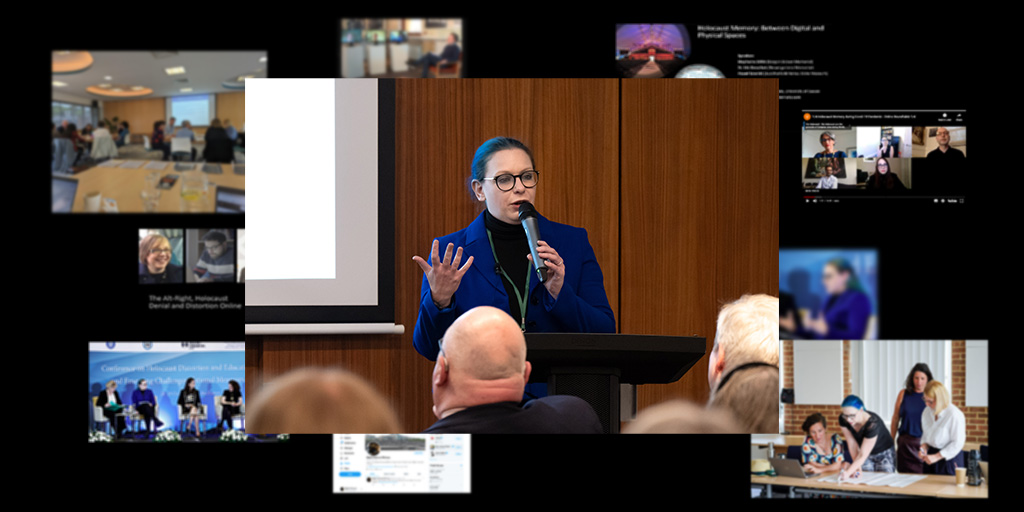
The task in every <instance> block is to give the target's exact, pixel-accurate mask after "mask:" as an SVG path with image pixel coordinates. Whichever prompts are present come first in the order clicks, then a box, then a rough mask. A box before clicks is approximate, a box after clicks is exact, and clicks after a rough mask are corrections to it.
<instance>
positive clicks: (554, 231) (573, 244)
mask: <svg viewBox="0 0 1024 512" xmlns="http://www.w3.org/2000/svg"><path fill="white" fill-rule="evenodd" d="M537 228H538V230H539V231H540V239H541V240H544V241H545V242H547V243H548V244H549V245H551V247H553V248H554V249H555V250H556V251H558V255H559V256H561V257H562V258H563V259H564V260H565V281H564V282H563V284H562V291H560V292H559V293H558V299H557V300H555V299H553V298H552V297H551V294H550V293H548V291H547V289H546V288H544V285H543V284H541V282H540V280H539V279H538V278H537V273H536V272H531V273H530V293H529V297H530V298H529V299H528V303H527V306H526V331H527V332H615V315H614V313H612V308H611V306H609V305H608V295H607V294H606V293H605V291H604V275H603V274H602V273H601V267H600V266H599V265H598V264H597V257H596V256H594V248H593V247H591V246H590V240H589V239H588V238H587V230H585V229H582V228H576V227H572V226H567V225H565V224H559V223H557V222H551V221H549V220H548V219H546V218H544V217H542V216H540V215H538V216H537ZM448 243H453V244H455V248H454V250H458V248H459V247H462V248H463V251H462V262H463V263H465V261H466V260H468V259H469V257H470V256H473V265H472V266H471V267H469V270H468V271H466V274H465V275H463V276H462V282H460V283H459V289H458V290H456V291H455V295H453V296H452V303H451V304H450V305H449V306H448V307H447V308H445V309H437V306H436V305H434V300H433V298H432V297H431V295H430V283H428V282H427V277H426V276H423V285H422V287H421V288H420V314H419V318H418V319H417V320H416V330H415V331H414V333H413V337H412V340H413V345H415V347H416V351H418V352H419V353H420V354H423V356H424V357H426V358H427V359H430V360H431V361H435V360H437V353H438V341H439V340H440V339H441V336H443V335H444V332H445V331H446V330H447V329H448V326H450V325H451V324H452V322H454V321H455V319H456V318H458V317H459V315H461V314H463V313H465V312H466V311H469V310H470V309H473V308H475V307H477V306H494V307H496V308H498V309H501V310H503V311H505V312H507V313H508V314H509V315H511V314H512V313H511V312H510V311H509V307H508V300H509V299H508V294H507V293H505V286H504V285H503V284H502V283H501V276H500V275H499V274H497V273H496V272H495V271H494V266H495V263H494V253H493V252H492V251H491V244H490V243H489V242H488V241H487V229H486V228H485V227H484V214H483V212H480V215H479V216H477V218H476V220H474V221H473V223H472V224H470V225H469V227H467V228H465V229H462V230H460V231H456V232H455V233H452V234H450V235H446V236H444V237H441V238H439V239H438V251H439V253H440V256H441V257H442V258H443V257H444V251H445V248H446V247H447V246H448ZM524 257H525V255H524ZM425 259H427V260H428V261H429V258H425ZM516 323H517V324H518V323H519V319H518V318H517V319H516Z"/></svg>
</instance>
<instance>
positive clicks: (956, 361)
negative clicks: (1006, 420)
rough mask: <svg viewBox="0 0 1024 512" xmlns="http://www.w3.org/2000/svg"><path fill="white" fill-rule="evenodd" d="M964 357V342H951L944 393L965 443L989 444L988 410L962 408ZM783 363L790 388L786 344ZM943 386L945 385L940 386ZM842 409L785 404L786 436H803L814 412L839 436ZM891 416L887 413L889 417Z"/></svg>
mask: <svg viewBox="0 0 1024 512" xmlns="http://www.w3.org/2000/svg"><path fill="white" fill-rule="evenodd" d="M966 354H967V343H966V342H965V341H964V340H954V341H953V382H952V385H951V386H950V385H947V386H946V387H947V389H949V390H950V392H951V393H952V394H953V403H954V404H955V405H956V406H957V407H958V408H960V410H961V411H963V413H964V417H965V418H966V419H967V442H968V443H983V444H988V407H965V406H964V400H965V396H964V389H965V388H966V367H965V364H966ZM782 360H783V365H784V366H785V369H784V372H783V376H782V380H783V387H786V388H792V387H793V364H792V363H793V342H792V341H790V340H785V341H783V342H782ZM943 384H947V383H945V382H943ZM851 393H852V387H851V384H850V342H849V341H843V395H844V396H845V395H849V394H851ZM841 409H842V408H841V407H840V406H839V405H838V404H833V405H793V404H786V412H785V417H784V421H785V424H784V425H785V431H786V432H785V433H788V434H794V435H799V434H803V430H802V429H801V428H800V426H801V425H803V422H804V420H805V419H807V417H808V416H810V415H811V414H813V413H815V412H820V413H822V414H824V415H825V419H826V420H827V421H826V423H827V424H828V428H827V430H828V433H829V435H831V434H833V433H837V434H838V433H839V425H838V424H836V419H837V418H838V417H839V413H840V410H841ZM891 414H892V413H891V412H889V415H891ZM882 419H884V420H888V419H889V416H888V415H882Z"/></svg>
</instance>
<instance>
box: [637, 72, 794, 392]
mask: <svg viewBox="0 0 1024 512" xmlns="http://www.w3.org/2000/svg"><path fill="white" fill-rule="evenodd" d="M777 85H778V84H777V81H775V80H709V81H704V80H624V81H623V84H622V147H621V152H622V205H621V207H622V219H621V223H622V253H621V260H622V261H623V262H630V264H628V265H623V266H622V267H621V281H622V283H623V286H622V289H621V290H622V291H621V312H622V316H621V322H620V324H619V327H620V331H621V332H628V333H633V334H661V335H700V336H704V337H706V338H707V350H708V352H710V349H711V347H712V346H713V343H714V336H715V320H716V318H717V314H718V310H719V308H720V307H721V305H722V304H724V303H727V302H729V301H732V300H735V299H736V298H738V297H739V296H740V295H742V294H743V293H771V294H775V295H777V294H778V281H777V279H778V278H777V277H776V276H777V275H778V274H777V272H776V271H777V269H778V98H777V96H778V87H777ZM708 394H709V390H708V384H707V357H706V356H705V358H704V359H702V360H701V361H700V362H698V363H697V365H695V366H694V367H693V368H692V369H691V370H690V371H689V372H688V373H687V375H685V376H684V377H683V378H682V379H681V380H680V381H679V382H676V383H673V384H667V385H644V386H641V388H640V389H639V391H638V408H639V409H643V408H644V407H647V406H649V405H653V404H655V403H658V402H661V401H664V400H666V399H669V398H673V397H684V398H687V399H690V400H694V401H697V402H704V401H706V400H707V397H708Z"/></svg>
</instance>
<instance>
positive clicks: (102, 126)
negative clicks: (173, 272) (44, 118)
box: [51, 50, 268, 213]
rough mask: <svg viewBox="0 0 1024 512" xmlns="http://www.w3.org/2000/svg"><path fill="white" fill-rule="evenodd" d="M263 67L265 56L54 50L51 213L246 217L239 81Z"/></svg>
mask: <svg viewBox="0 0 1024 512" xmlns="http://www.w3.org/2000/svg"><path fill="white" fill-rule="evenodd" d="M267 65H268V62H267V52H266V51H262V50H254V51H53V52H52V75H53V85H52V128H51V138H52V144H51V167H52V174H53V204H52V211H53V213H213V212H215V211H216V212H219V213H239V212H241V211H244V207H239V206H237V205H238V204H239V203H240V202H241V201H243V200H244V190H245V81H246V79H248V78H265V77H266V76H267ZM222 196H223V197H222ZM218 204H221V205H223V204H232V205H235V206H234V207H232V208H229V209H228V208H220V207H218V206H217V205H218Z"/></svg>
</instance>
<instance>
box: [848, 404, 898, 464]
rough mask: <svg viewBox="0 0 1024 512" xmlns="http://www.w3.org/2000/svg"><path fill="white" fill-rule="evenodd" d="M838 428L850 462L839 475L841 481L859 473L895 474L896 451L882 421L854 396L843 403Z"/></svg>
mask: <svg viewBox="0 0 1024 512" xmlns="http://www.w3.org/2000/svg"><path fill="white" fill-rule="evenodd" d="M839 426H840V427H841V429H842V431H843V438H844V439H846V444H847V446H848V447H849V448H850V457H851V458H852V459H853V460H851V461H850V464H849V466H846V467H845V468H844V469H843V471H842V472H841V473H840V477H841V478H843V479H844V480H845V479H848V478H852V477H854V476H855V475H857V474H859V473H860V471H861V470H864V471H878V472H883V473H895V472H896V451H895V450H894V449H893V443H892V436H890V435H889V431H888V430H886V429H885V422H884V421H882V418H880V417H879V416H878V415H877V414H875V413H873V412H871V411H868V410H865V409H864V402H862V401H861V399H860V398H859V397H857V396H856V395H850V396H848V397H846V399H845V400H843V412H842V414H840V415H839Z"/></svg>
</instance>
